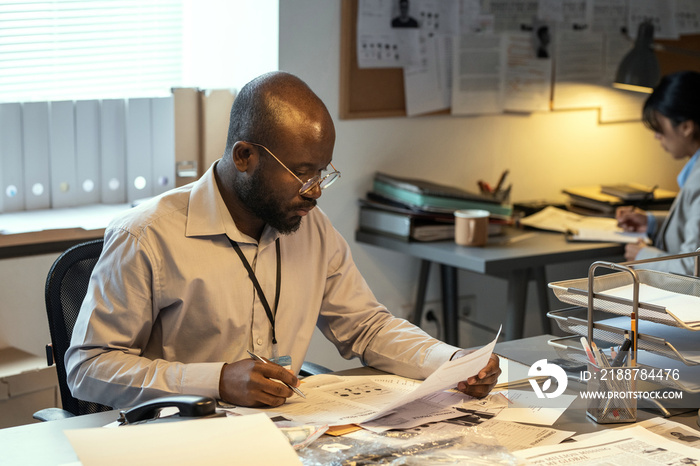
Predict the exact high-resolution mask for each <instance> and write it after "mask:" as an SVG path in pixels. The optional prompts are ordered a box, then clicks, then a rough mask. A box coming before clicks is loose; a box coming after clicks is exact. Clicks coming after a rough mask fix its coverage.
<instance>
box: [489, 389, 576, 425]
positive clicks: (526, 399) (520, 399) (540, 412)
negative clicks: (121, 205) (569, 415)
mask: <svg viewBox="0 0 700 466" xmlns="http://www.w3.org/2000/svg"><path fill="white" fill-rule="evenodd" d="M501 393H503V394H504V395H505V396H506V398H508V400H509V401H510V404H509V405H508V407H507V408H506V409H504V410H503V411H501V412H500V413H499V414H498V415H497V416H496V418H497V419H498V420H499V421H511V422H526V423H528V424H539V425H547V426H551V425H553V424H554V423H555V422H556V420H557V419H559V416H561V415H562V414H564V411H566V409H567V408H568V407H569V405H570V404H571V403H573V401H574V400H575V399H576V395H566V394H563V395H559V396H558V397H556V398H538V397H537V395H536V394H535V392H533V391H532V390H506V391H503V392H501Z"/></svg>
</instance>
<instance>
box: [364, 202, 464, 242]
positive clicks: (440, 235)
mask: <svg viewBox="0 0 700 466" xmlns="http://www.w3.org/2000/svg"><path fill="white" fill-rule="evenodd" d="M360 229H361V230H365V231H369V232H373V233H381V234H385V235H388V236H391V237H394V238H397V239H401V240H403V241H412V240H415V241H439V240H445V239H452V238H454V234H455V231H454V230H455V226H454V221H453V222H452V223H449V222H439V221H435V220H429V219H427V218H426V217H421V216H420V215H412V214H403V213H399V212H391V211H388V210H381V209H375V208H372V207H368V206H360Z"/></svg>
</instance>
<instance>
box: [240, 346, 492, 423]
mask: <svg viewBox="0 0 700 466" xmlns="http://www.w3.org/2000/svg"><path fill="white" fill-rule="evenodd" d="M497 338H498V337H496V338H495V339H494V340H493V341H492V342H491V343H490V344H488V345H486V346H484V347H482V348H480V349H478V350H476V351H474V352H473V353H471V354H469V355H467V356H464V357H462V358H459V359H455V360H454V361H448V362H446V363H445V364H443V365H442V366H441V367H440V368H438V369H437V370H436V371H435V372H434V373H433V374H432V375H431V376H430V377H428V378H427V379H426V380H425V381H423V382H422V383H421V382H420V381H417V380H412V379H407V378H405V377H400V376H397V375H391V374H387V375H379V376H338V375H333V374H323V375H317V376H312V377H308V378H306V379H304V383H303V385H302V389H303V391H304V393H305V394H306V399H301V398H300V397H297V396H293V397H292V398H289V399H288V400H287V402H286V403H285V404H283V405H282V406H279V407H276V408H270V409H265V410H264V411H266V412H268V414H270V413H271V414H270V415H277V414H279V415H283V416H284V417H286V418H288V419H291V420H294V421H297V422H301V423H304V424H321V425H323V424H327V425H331V426H335V425H345V424H362V423H366V422H369V421H374V422H372V423H371V425H368V428H371V429H373V430H375V431H382V430H387V429H398V428H407V427H414V426H417V425H420V424H425V423H427V422H436V421H440V420H443V419H448V418H450V417H455V416H459V415H460V413H459V411H458V410H456V407H459V406H461V405H462V403H463V402H464V400H467V399H471V397H469V396H467V395H464V394H463V393H461V392H458V391H456V390H449V389H451V388H454V387H456V386H457V383H458V382H460V381H463V380H466V379H468V378H469V377H471V376H473V375H476V374H477V373H478V372H479V371H480V370H481V369H483V368H484V367H485V366H486V364H487V363H488V360H489V357H490V355H491V353H492V351H493V347H494V345H495V344H496V340H497ZM229 411H230V412H231V413H232V414H236V413H248V412H249V411H248V410H246V409H241V408H233V409H230V410H229ZM385 416H386V417H385Z"/></svg>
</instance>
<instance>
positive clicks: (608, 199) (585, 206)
mask: <svg viewBox="0 0 700 466" xmlns="http://www.w3.org/2000/svg"><path fill="white" fill-rule="evenodd" d="M563 193H564V194H566V195H568V196H569V201H568V207H569V210H572V211H574V212H578V213H580V214H585V215H601V216H612V215H614V214H615V210H616V209H617V208H618V207H620V206H623V205H633V206H638V207H641V208H644V209H650V210H668V209H669V208H670V207H671V203H672V202H673V199H674V198H675V197H676V193H675V192H673V191H668V190H665V189H661V188H656V187H646V186H642V185H638V184H632V183H630V184H615V185H602V186H584V187H577V188H567V189H564V190H563Z"/></svg>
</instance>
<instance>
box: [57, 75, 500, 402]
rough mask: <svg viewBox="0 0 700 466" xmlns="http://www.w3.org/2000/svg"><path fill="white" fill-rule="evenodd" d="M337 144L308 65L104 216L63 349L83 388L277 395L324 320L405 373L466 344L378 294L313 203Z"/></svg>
mask: <svg viewBox="0 0 700 466" xmlns="http://www.w3.org/2000/svg"><path fill="white" fill-rule="evenodd" d="M334 144H335V128H334V125H333V121H332V118H331V116H330V114H329V113H328V110H327V109H326V106H325V105H324V104H323V102H322V101H321V100H320V99H319V98H318V96H316V94H314V92H313V91H312V90H311V89H310V88H309V87H308V86H307V85H306V84H305V83H304V82H303V81H301V80H300V79H299V78H297V77H295V76H293V75H290V74H287V73H282V72H274V73H269V74H265V75H263V76H260V77H258V78H256V79H254V80H253V81H251V82H250V83H248V84H246V85H245V86H244V87H243V88H242V89H241V91H240V93H239V94H238V96H237V97H236V99H235V101H234V103H233V106H232V108H231V116H230V124H229V131H228V137H227V143H226V149H225V152H224V154H223V155H222V157H221V159H219V160H218V161H217V162H215V163H214V164H213V165H212V166H211V167H210V168H209V170H208V171H207V172H206V173H205V174H204V175H203V176H202V178H201V179H199V180H198V181H196V182H194V183H191V184H189V185H187V186H183V187H181V188H177V189H174V190H172V191H169V192H167V193H165V194H163V195H161V196H159V197H156V198H154V199H152V200H150V201H149V202H146V203H143V204H141V205H139V206H138V207H135V208H133V209H131V210H130V211H128V212H127V213H125V214H124V215H122V216H121V217H119V218H117V219H115V220H114V221H113V222H112V223H111V224H110V225H109V227H108V228H107V230H106V232H105V242H104V250H103V253H102V256H101V257H100V259H99V261H98V263H97V265H96V266H95V269H94V272H93V275H92V278H91V281H90V285H89V287H88V292H87V296H86V298H85V301H84V302H83V306H82V308H81V311H80V315H79V317H78V321H77V323H76V326H75V329H74V332H73V339H72V342H71V347H70V348H69V350H68V352H67V353H66V367H67V373H68V383H69V385H70V386H71V390H72V392H73V395H74V396H75V397H76V398H79V399H82V400H86V401H94V402H98V403H102V404H104V405H108V406H112V407H116V408H122V407H128V406H132V405H135V404H137V403H140V402H143V401H146V400H149V399H152V398H156V397H159V396H164V395H171V394H192V395H204V396H211V397H214V398H217V399H221V400H224V401H226V402H229V403H233V404H236V405H239V406H279V405H281V404H282V403H284V402H285V401H286V399H287V398H289V397H290V396H292V395H293V391H292V389H291V388H290V387H297V386H298V385H299V380H298V378H297V376H296V374H298V371H299V369H300V367H301V364H302V362H303V361H304V359H305V357H306V355H307V350H308V348H309V343H310V341H311V337H312V334H313V332H314V328H315V327H316V326H318V328H319V329H320V330H321V332H323V334H324V335H325V336H326V338H328V339H329V340H330V341H331V342H332V343H333V344H334V345H335V346H336V347H337V349H338V351H339V353H340V354H341V355H342V356H343V357H344V358H347V359H351V358H359V359H360V360H361V362H362V363H363V364H365V365H368V366H373V367H376V368H378V369H381V370H384V371H388V372H393V373H396V374H399V375H403V376H406V377H412V378H418V379H422V378H425V377H427V376H428V375H430V374H431V373H432V372H433V371H434V370H435V369H437V368H438V367H439V366H440V365H441V364H442V363H444V362H445V361H447V360H448V359H451V358H455V357H460V356H462V355H464V354H466V352H465V351H464V350H461V349H460V348H456V347H453V346H450V345H447V344H445V343H443V342H440V341H438V340H436V339H434V338H432V337H430V336H429V335H427V334H426V333H424V332H423V331H422V330H421V329H420V328H418V327H416V326H414V325H412V324H410V323H409V322H407V321H406V320H404V319H400V318H397V317H394V316H392V315H391V314H390V313H389V311H388V310H387V309H386V308H385V307H384V306H382V305H381V304H379V303H378V302H377V301H376V299H375V297H374V295H373V294H372V292H371V291H370V289H369V287H368V286H367V283H366V282H365V281H364V279H363V278H362V276H361V275H360V273H359V271H358V270H357V268H356V266H355V264H354V262H353V260H352V257H351V255H350V249H349V247H348V244H347V243H346V242H345V240H344V239H343V238H342V237H341V236H340V234H339V233H338V232H337V231H336V230H335V229H334V228H333V226H332V225H331V223H330V221H329V220H328V218H327V217H326V215H325V214H324V213H323V212H322V211H321V210H320V209H319V208H317V207H316V203H317V200H318V199H319V197H320V196H321V193H322V191H323V189H325V188H327V187H329V186H331V185H332V184H333V183H334V182H335V181H336V180H337V179H338V178H339V175H340V173H339V172H338V170H336V168H335V166H334V164H333V160H332V159H333V146H334ZM249 352H252V353H255V354H257V355H260V356H263V357H265V358H273V357H278V356H290V357H291V361H292V368H291V370H290V371H288V370H286V369H284V368H283V367H282V366H279V365H277V364H270V363H263V362H260V361H256V360H254V359H252V358H251V357H250V356H249ZM499 373H500V369H499V363H498V358H497V357H496V356H493V357H492V358H491V360H490V361H489V363H488V364H487V366H486V367H485V368H484V369H483V370H481V371H480V372H479V373H478V374H477V375H476V376H475V377H469V378H467V377H466V375H465V380H464V381H463V382H460V383H459V385H458V387H457V388H458V389H460V390H461V391H463V392H465V393H468V394H471V395H474V396H479V397H481V396H484V395H486V394H487V393H488V392H489V391H490V390H491V389H492V388H493V386H494V384H495V383H496V380H497V377H498V374H499ZM277 380H280V381H282V382H285V383H286V384H288V385H289V386H287V385H283V384H280V383H279V382H277Z"/></svg>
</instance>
